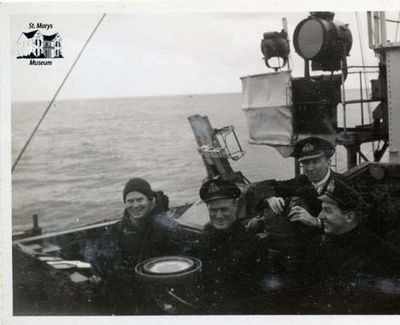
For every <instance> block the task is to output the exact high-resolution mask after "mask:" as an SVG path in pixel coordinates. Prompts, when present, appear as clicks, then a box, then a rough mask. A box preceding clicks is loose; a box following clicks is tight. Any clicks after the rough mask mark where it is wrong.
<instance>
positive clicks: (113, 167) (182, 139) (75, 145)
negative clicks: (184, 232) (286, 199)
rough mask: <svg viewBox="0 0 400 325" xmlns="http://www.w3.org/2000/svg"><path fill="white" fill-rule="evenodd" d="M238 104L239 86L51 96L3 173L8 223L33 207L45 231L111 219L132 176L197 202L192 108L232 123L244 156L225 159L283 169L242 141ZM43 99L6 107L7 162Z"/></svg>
mask: <svg viewBox="0 0 400 325" xmlns="http://www.w3.org/2000/svg"><path fill="white" fill-rule="evenodd" d="M240 104H241V94H216V95H214V94H213V95H182V96H165V97H140V98H138V97H136V98H117V99H90V100H71V101H58V102H56V103H55V104H54V105H53V107H52V108H51V110H50V112H49V113H48V115H47V116H46V118H45V120H44V122H43V123H42V125H41V127H40V128H39V130H38V131H37V133H36V135H35V137H34V138H33V140H32V142H31V144H30V146H29V147H28V150H27V151H26V152H25V154H24V156H23V158H22V160H21V161H20V162H19V164H18V165H17V167H16V169H15V171H14V173H13V175H12V198H13V202H12V209H13V210H12V214H13V216H12V218H13V220H12V223H13V231H14V232H17V231H22V230H26V229H27V228H29V227H31V222H32V221H31V220H32V215H33V214H37V215H38V216H39V223H40V226H41V227H42V228H43V229H44V231H46V232H50V231H56V230H65V229H70V228H74V227H77V226H82V225H85V224H90V223H93V222H96V221H101V220H106V219H107V220H109V219H114V218H119V217H120V216H121V214H122V211H123V202H122V189H123V187H124V184H125V183H126V181H127V180H128V179H129V178H132V177H143V178H145V179H147V180H148V181H149V182H150V183H151V184H152V187H153V188H154V189H156V190H163V191H164V192H165V193H166V194H167V195H168V196H169V198H170V206H177V205H181V204H185V203H187V202H193V201H195V200H197V199H198V189H199V187H200V185H201V183H202V179H203V178H204V177H205V176H206V172H205V168H204V166H203V164H202V160H201V157H200V155H199V154H198V152H197V149H196V144H195V140H194V137H193V133H192V131H191V127H190V124H189V122H188V120H187V118H188V116H190V115H193V114H201V115H207V116H208V117H209V119H210V121H211V124H212V126H213V127H214V128H220V127H223V126H226V125H234V126H235V128H236V132H237V135H238V138H239V141H240V143H241V145H242V147H243V149H244V150H245V152H246V155H245V156H244V157H243V158H242V159H241V160H239V161H236V162H232V161H231V165H232V167H233V169H234V170H241V171H242V172H243V174H244V175H245V176H246V177H247V178H248V179H250V180H251V181H259V180H264V179H269V178H278V179H285V178H289V177H292V176H293V174H294V171H293V160H292V159H283V158H282V157H281V156H280V155H279V153H278V152H277V151H276V150H275V149H273V148H271V147H268V146H254V145H249V144H248V143H247V140H248V133H247V124H246V119H245V116H244V113H243V112H242V110H241V109H240ZM47 105H48V103H45V102H34V103H14V104H13V105H12V157H13V161H15V159H16V157H17V156H18V153H19V152H20V150H21V149H22V147H23V145H24V144H25V142H26V141H27V139H28V137H29V135H30V132H31V131H32V129H33V128H34V126H35V124H36V123H37V121H38V120H39V119H40V116H41V114H42V113H43V111H44V110H45V108H46V106H47ZM353 115H354V116H355V114H353ZM350 120H351V118H350ZM338 157H339V159H338V160H339V162H338V166H339V165H340V164H342V167H341V168H343V161H344V160H343V157H344V154H343V152H340V151H339V154H338ZM339 167H340V166H339Z"/></svg>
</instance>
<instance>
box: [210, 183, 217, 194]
mask: <svg viewBox="0 0 400 325" xmlns="http://www.w3.org/2000/svg"><path fill="white" fill-rule="evenodd" d="M218 191H219V186H218V185H217V184H215V183H211V184H210V186H209V187H208V193H209V194H213V193H217V192H218Z"/></svg>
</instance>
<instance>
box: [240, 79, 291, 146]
mask: <svg viewBox="0 0 400 325" xmlns="http://www.w3.org/2000/svg"><path fill="white" fill-rule="evenodd" d="M241 80H242V89H243V91H242V109H243V110H244V112H245V114H246V118H247V125H248V129H249V135H250V143H253V144H264V145H265V144H267V145H272V146H290V147H291V145H292V142H291V140H292V134H293V128H292V110H291V105H292V99H291V85H290V73H289V72H276V73H268V74H259V75H254V76H247V77H242V78H241Z"/></svg>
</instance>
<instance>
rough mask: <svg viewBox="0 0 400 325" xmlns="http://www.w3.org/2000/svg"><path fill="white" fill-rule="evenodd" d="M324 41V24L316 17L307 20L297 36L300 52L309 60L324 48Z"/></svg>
mask: <svg viewBox="0 0 400 325" xmlns="http://www.w3.org/2000/svg"><path fill="white" fill-rule="evenodd" d="M323 43H324V29H323V26H322V25H321V24H320V23H319V22H318V20H315V19H309V20H307V21H306V22H305V23H304V24H303V25H302V26H301V27H300V30H299V33H298V36H297V46H298V49H299V52H300V53H299V54H300V55H301V56H302V57H303V58H304V59H307V60H310V59H312V58H314V57H315V56H316V55H317V54H318V53H319V51H320V50H321V49H322V45H323Z"/></svg>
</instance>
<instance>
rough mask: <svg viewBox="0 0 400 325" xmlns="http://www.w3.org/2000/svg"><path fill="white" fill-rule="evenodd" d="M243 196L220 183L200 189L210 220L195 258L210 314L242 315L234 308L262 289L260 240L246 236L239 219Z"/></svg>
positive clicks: (210, 183) (231, 186)
mask: <svg viewBox="0 0 400 325" xmlns="http://www.w3.org/2000/svg"><path fill="white" fill-rule="evenodd" d="M240 194H241V191H240V189H239V188H238V187H237V186H236V185H235V184H233V183H230V182H227V181H224V180H221V179H216V180H210V181H208V182H206V183H205V184H203V186H202V187H201V189H200V197H201V199H202V200H203V201H205V202H206V203H207V207H208V211H209V217H210V222H209V224H207V226H206V227H205V229H204V233H203V236H202V237H201V240H200V244H199V246H198V247H197V254H196V255H197V256H198V257H199V258H200V260H201V261H202V281H201V284H202V285H201V287H202V292H203V299H202V302H203V304H205V306H204V307H205V308H203V310H205V312H207V313H240V310H239V309H237V308H239V307H237V308H235V307H233V306H234V305H235V304H237V303H238V301H240V300H241V299H245V298H248V297H250V296H251V295H252V294H254V293H255V292H256V291H257V290H258V289H259V288H260V284H261V283H260V270H261V268H262V264H263V258H262V251H261V249H260V245H259V240H258V237H257V236H255V235H253V234H251V233H248V232H246V230H245V228H244V226H243V225H242V224H241V223H240V221H239V220H238V219H237V216H236V202H237V201H236V200H237V198H238V197H239V196H240Z"/></svg>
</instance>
